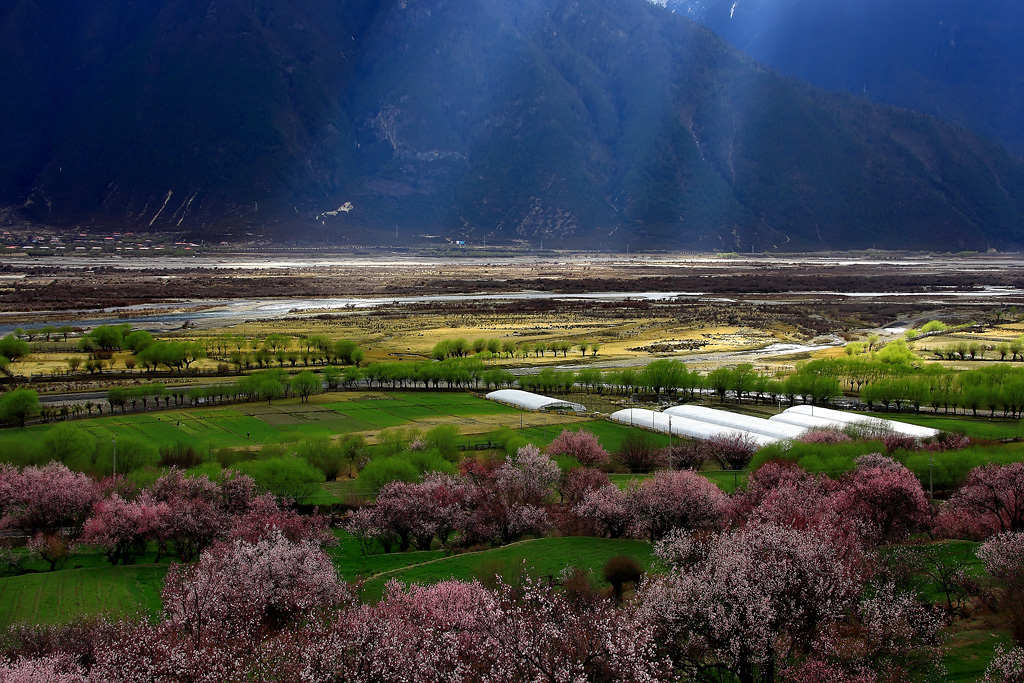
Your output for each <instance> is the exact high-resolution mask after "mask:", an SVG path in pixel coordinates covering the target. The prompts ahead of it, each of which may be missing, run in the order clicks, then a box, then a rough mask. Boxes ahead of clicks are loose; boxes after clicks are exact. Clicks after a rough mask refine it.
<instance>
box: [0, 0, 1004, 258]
mask: <svg viewBox="0 0 1024 683" xmlns="http://www.w3.org/2000/svg"><path fill="white" fill-rule="evenodd" d="M54 2H56V0H17V1H16V2H14V3H13V4H12V5H11V6H10V7H9V8H8V10H7V11H6V13H5V14H0V27H2V30H0V36H2V37H8V38H10V37H12V36H16V37H19V39H18V40H14V39H12V40H10V41H8V42H6V43H4V44H3V45H2V47H0V50H2V52H0V55H2V56H3V60H4V62H5V63H11V64H17V65H18V67H19V68H18V69H15V70H14V73H13V74H9V75H7V76H6V77H4V76H0V94H4V95H5V96H7V97H8V98H13V99H9V101H24V102H25V103H26V104H25V106H24V108H23V110H22V111H21V120H20V122H21V124H22V127H20V128H17V131H18V133H17V134H14V133H12V132H11V131H12V130H14V129H13V128H8V129H7V130H6V131H5V137H4V138H3V140H2V142H3V144H4V148H5V149H10V150H13V151H14V152H15V153H14V154H9V155H8V156H7V162H6V164H4V165H3V166H0V199H2V200H3V201H5V202H6V203H7V204H8V206H9V207H10V209H9V211H11V212H12V213H13V214H14V215H16V216H17V217H19V218H22V219H25V220H30V221H35V222H37V223H41V224H51V225H57V226H67V227H73V228H75V229H78V228H79V226H82V227H85V228H88V227H90V226H91V227H96V228H102V227H105V226H115V227H118V228H138V229H147V230H179V231H191V232H193V233H196V234H200V235H203V236H205V237H208V238H210V239H219V238H225V237H226V238H234V237H239V236H242V235H244V234H245V233H246V232H250V233H252V232H255V233H259V234H265V235H267V236H269V237H271V238H273V239H275V240H278V241H288V242H304V243H314V242H315V243H330V244H338V245H343V244H373V243H382V242H385V241H387V242H392V241H393V235H394V234H395V231H396V229H397V230H398V232H399V234H400V235H402V236H403V239H405V240H410V241H417V240H418V241H424V240H425V241H428V242H429V238H427V237H422V236H424V235H442V236H444V237H446V238H448V239H460V240H462V239H465V240H472V241H482V240H488V241H489V242H492V243H494V242H500V241H506V242H507V241H517V242H526V243H537V242H539V240H544V241H545V243H546V244H548V245H550V246H573V245H586V246H588V247H607V248H619V247H621V246H622V245H624V244H625V243H627V242H631V243H632V244H634V245H636V246H640V245H647V246H648V247H664V248H694V249H724V250H729V251H734V250H735V251H749V250H751V249H755V250H759V251H760V250H771V249H778V250H796V249H827V248H856V247H865V246H871V245H876V246H878V247H897V248H899V247H908V246H912V247H922V248H929V247H939V246H941V247H944V248H949V247H950V246H951V245H955V246H956V248H957V249H987V248H988V247H989V246H996V247H1000V248H1004V247H1009V246H1019V245H1024V166H1022V164H1021V162H1019V161H1018V160H1015V159H1013V158H1012V157H1011V156H1010V155H1008V154H1007V153H1006V152H1005V151H1004V150H1002V149H1000V148H998V147H997V146H995V145H992V144H991V143H988V142H986V141H984V140H983V139H980V138H978V137H977V136H975V135H972V134H970V133H967V132H965V131H960V130H955V129H953V128H951V127H949V126H947V125H944V124H942V123H940V122H939V121H937V120H935V119H933V118H930V117H927V116H922V115H919V114H915V113H913V112H906V111H900V110H896V109H892V108H886V107H877V106H873V105H870V104H869V103H867V102H865V101H863V100H861V99H858V98H854V97H851V96H848V95H842V94H835V93H829V92H825V91H821V90H817V89H815V88H812V87H809V86H807V85H805V84H803V83H802V82H800V81H797V80H795V79H791V78H787V77H783V76H781V75H779V74H777V73H775V72H774V71H771V70H770V69H767V68H765V67H764V66H762V65H760V64H758V63H756V62H754V61H753V60H752V59H750V58H748V57H746V56H744V55H743V54H741V53H739V52H738V51H736V50H735V49H733V48H730V47H728V46H727V45H726V44H725V43H724V42H723V41H722V40H720V39H719V38H718V37H716V36H715V35H713V34H712V33H711V32H710V31H708V30H707V29H705V28H703V27H700V26H698V25H696V24H694V23H693V22H691V21H689V20H687V19H685V18H683V17H679V16H675V15H672V14H670V13H669V12H667V11H666V10H663V9H660V8H657V7H654V6H651V5H650V4H648V3H646V2H643V1H642V0H592V1H591V2H588V3H581V2H578V1H576V0H545V1H541V0H523V1H522V2H518V3H514V4H513V5H509V4H506V3H500V2H497V1H496V0H478V1H476V2H469V1H467V0H419V1H418V2H408V1H404V2H403V1H395V2H387V3H376V2H370V1H368V0H347V1H346V2H337V3H332V2H326V1H325V0H298V1H296V2H292V3H285V2H283V1H277V0H255V1H253V0H248V1H243V0H163V1H162V2H159V3H133V2H130V0H96V2H95V3H94V4H90V5H88V6H85V7H79V8H77V9H76V12H77V14H75V15H74V16H71V17H68V18H67V19H66V21H65V22H63V23H61V24H59V25H56V26H51V25H48V24H46V22H45V17H47V16H49V15H50V12H49V11H48V10H49V5H51V4H53V3H54ZM127 6H131V7H130V8H127V9H126V7H127ZM129 9H130V10H131V11H129ZM122 10H124V11H125V14H124V15H123V18H122V20H120V21H118V22H115V23H116V26H115V27H114V28H111V29H109V30H108V31H106V32H105V30H104V28H105V27H106V26H107V24H108V23H109V22H110V17H119V16H122V15H121V12H122ZM0 12H2V11H0ZM78 26H88V27H94V31H93V32H92V33H89V34H88V35H84V34H81V33H80V32H79V33H76V27H78ZM33 34H36V40H34V41H33V40H29V39H28V37H31V36H32V35H33ZM37 53H38V54H37ZM40 55H41V56H40ZM48 68H49V70H48ZM26 84H35V85H34V86H33V87H32V88H27V86H26ZM39 85H41V86H42V87H37V86H39ZM417 236H420V237H417ZM944 250H945V249H944Z"/></svg>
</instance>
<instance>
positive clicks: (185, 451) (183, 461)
mask: <svg viewBox="0 0 1024 683" xmlns="http://www.w3.org/2000/svg"><path fill="white" fill-rule="evenodd" d="M202 461H203V459H202V458H201V457H200V456H199V453H198V452H197V451H196V449H195V448H194V447H192V446H190V445H188V444H185V443H181V442H180V441H179V442H178V443H176V444H174V445H173V446H161V447H160V466H161V467H177V468H179V469H183V470H187V469H189V468H190V467H195V466H196V465H199V464H200V463H202Z"/></svg>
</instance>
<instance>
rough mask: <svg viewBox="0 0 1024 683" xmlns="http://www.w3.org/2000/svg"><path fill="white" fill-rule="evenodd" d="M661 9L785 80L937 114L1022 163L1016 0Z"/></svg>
mask: <svg viewBox="0 0 1024 683" xmlns="http://www.w3.org/2000/svg"><path fill="white" fill-rule="evenodd" d="M660 4H662V5H666V4H667V6H668V7H669V8H670V9H673V10H674V11H676V12H678V13H680V14H684V15H685V16H688V17H690V18H692V19H694V20H696V21H698V22H700V23H701V24H704V25H705V26H707V27H709V28H711V29H712V30H713V31H714V32H715V33H717V34H718V35H719V36H721V37H722V38H724V39H725V40H726V41H728V42H729V43H730V44H732V45H734V46H735V47H737V48H739V49H741V50H743V51H744V52H746V53H747V54H749V55H751V56H752V57H754V58H755V59H758V60H760V61H762V62H764V63H765V64H768V65H770V66H772V67H774V68H776V69H778V70H779V71H782V72H783V73H786V74H791V75H794V76H798V77H800V78H803V79H806V80H807V81H809V82H810V83H813V84H814V85H818V86H821V87H823V88H828V89H830V90H842V91H846V92H851V93H854V94H857V95H862V96H864V97H867V98H869V99H871V100H873V101H875V102H881V103H885V104H892V105H896V106H900V107H906V108H908V109H914V110H916V111H921V112H924V113H926V114H932V115H935V116H938V117H940V118H942V119H943V120H945V121H948V122H949V123H951V124H953V125H955V126H960V127H964V128H970V129H971V130H973V131H975V132H977V133H979V134H980V135H982V136H984V137H987V138H989V139H991V140H994V141H997V142H999V143H1000V144H1003V145H1005V146H1006V147H1007V148H1008V149H1010V150H1011V151H1012V152H1013V153H1014V154H1016V155H1017V156H1019V157H1024V41H1022V40H1021V39H1020V37H1021V36H1022V35H1024V6H1022V5H1021V3H1020V2H1018V1H1017V0H971V1H970V2H965V1H964V0H663V1H662V2H661V3H660Z"/></svg>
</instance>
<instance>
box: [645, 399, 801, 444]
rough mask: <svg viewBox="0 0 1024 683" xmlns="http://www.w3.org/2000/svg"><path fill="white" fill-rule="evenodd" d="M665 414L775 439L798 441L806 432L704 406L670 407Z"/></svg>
mask: <svg viewBox="0 0 1024 683" xmlns="http://www.w3.org/2000/svg"><path fill="white" fill-rule="evenodd" d="M665 412H666V413H668V414H669V415H678V416H680V417H688V418H691V419H693V420H700V421H701V422H708V423H710V424H715V425H722V426H723V427H732V428H733V429H741V430H744V431H748V432H756V433H758V434H763V435H764V436H770V437H773V438H776V439H798V438H800V437H801V436H802V435H803V434H804V432H806V431H807V428H806V427H798V426H796V425H791V424H787V423H785V422H771V421H769V420H766V419H765V418H763V417H752V416H750V415H740V414H739V413H732V412H729V411H728V410H716V409H715V408H706V407H704V406H672V407H671V408H666V409H665Z"/></svg>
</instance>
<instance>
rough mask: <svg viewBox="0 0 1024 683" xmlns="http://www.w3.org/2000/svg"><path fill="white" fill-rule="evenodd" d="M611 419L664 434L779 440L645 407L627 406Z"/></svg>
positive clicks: (762, 441) (760, 443)
mask: <svg viewBox="0 0 1024 683" xmlns="http://www.w3.org/2000/svg"><path fill="white" fill-rule="evenodd" d="M611 419H612V420H613V421H615V422H619V423H622V424H628V425H631V426H633V427H642V428H644V429H650V430H652V431H655V432H661V433H662V434H668V433H669V430H670V429H671V432H672V434H675V435H676V436H688V437H690V438H693V439H713V438H715V437H722V436H724V437H735V436H742V437H746V438H749V439H750V440H752V441H753V442H754V443H756V444H757V445H758V446H765V445H767V444H770V443H775V442H776V441H778V440H779V439H778V438H776V437H772V436H766V435H765V434H758V433H757V432H752V431H748V430H745V429H735V428H733V427H725V426H723V425H716V424H711V423H710V422H701V421H700V420H694V419H692V418H689V417H680V416H677V415H671V414H669V413H659V412H657V411H654V410H646V409H643V408H626V409H625V410H618V411H616V412H614V413H612V415H611Z"/></svg>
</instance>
